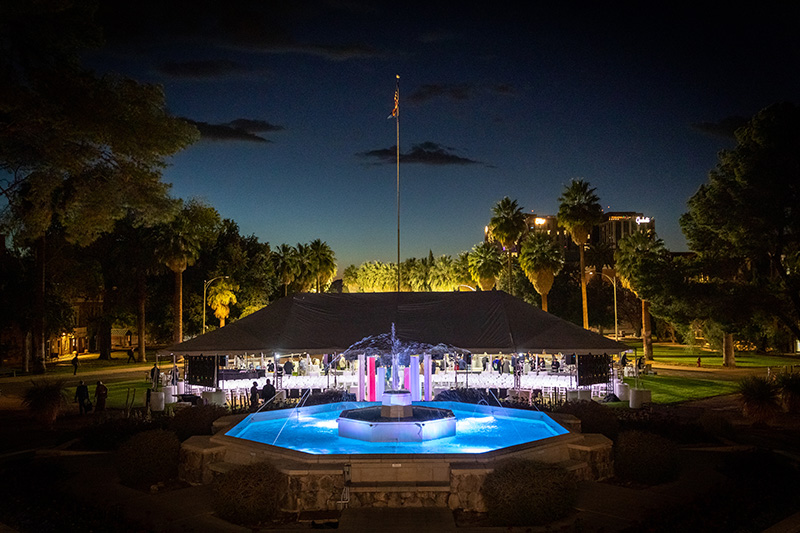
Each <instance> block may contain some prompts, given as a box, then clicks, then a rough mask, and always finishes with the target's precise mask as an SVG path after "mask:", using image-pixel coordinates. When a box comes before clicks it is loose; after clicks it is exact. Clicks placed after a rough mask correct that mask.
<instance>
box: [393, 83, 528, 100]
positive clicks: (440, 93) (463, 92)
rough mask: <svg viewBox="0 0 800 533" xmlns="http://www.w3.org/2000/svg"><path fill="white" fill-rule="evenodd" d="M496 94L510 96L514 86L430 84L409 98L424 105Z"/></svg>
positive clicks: (501, 84)
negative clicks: (432, 101)
mask: <svg viewBox="0 0 800 533" xmlns="http://www.w3.org/2000/svg"><path fill="white" fill-rule="evenodd" d="M486 92H488V93H494V94H498V95H503V96H508V95H513V94H514V93H515V88H514V86H513V85H509V84H507V83H500V84H495V85H488V86H475V85H471V84H468V83H458V84H446V83H430V84H425V85H423V86H421V87H420V88H419V89H417V90H416V91H414V92H413V93H411V94H410V95H409V96H408V101H409V103H412V104H423V103H425V102H427V101H429V100H434V99H436V98H446V99H449V100H452V101H456V102H462V101H464V100H469V99H470V98H472V97H473V96H474V95H475V94H477V93H486Z"/></svg>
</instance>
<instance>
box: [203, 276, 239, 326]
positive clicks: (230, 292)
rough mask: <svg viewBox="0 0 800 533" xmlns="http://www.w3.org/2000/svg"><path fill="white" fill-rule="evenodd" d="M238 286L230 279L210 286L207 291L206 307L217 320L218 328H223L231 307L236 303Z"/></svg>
mask: <svg viewBox="0 0 800 533" xmlns="http://www.w3.org/2000/svg"><path fill="white" fill-rule="evenodd" d="M237 290H239V286H238V285H237V284H236V283H234V282H233V281H231V280H230V279H222V280H220V281H219V283H215V284H212V285H211V288H210V289H208V305H210V306H211V309H213V310H214V316H216V317H217V318H218V319H219V327H221V328H224V327H225V319H227V318H228V317H229V316H230V314H231V305H233V304H235V303H236V293H235V292H234V291H237Z"/></svg>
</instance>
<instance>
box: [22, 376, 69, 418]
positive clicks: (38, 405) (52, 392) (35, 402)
mask: <svg viewBox="0 0 800 533" xmlns="http://www.w3.org/2000/svg"><path fill="white" fill-rule="evenodd" d="M65 386H66V385H65V383H64V380H61V379H56V380H49V379H43V380H41V381H31V386H30V387H28V388H27V389H26V390H25V392H24V393H23V395H22V404H23V405H24V406H25V407H27V408H28V409H29V410H30V411H31V413H33V415H34V416H35V417H36V418H38V419H39V420H40V421H41V422H42V423H43V424H45V425H46V426H48V427H49V426H52V425H53V423H54V422H55V421H56V418H58V415H59V414H60V413H61V409H63V408H64V406H65V405H66V404H67V391H66V389H65Z"/></svg>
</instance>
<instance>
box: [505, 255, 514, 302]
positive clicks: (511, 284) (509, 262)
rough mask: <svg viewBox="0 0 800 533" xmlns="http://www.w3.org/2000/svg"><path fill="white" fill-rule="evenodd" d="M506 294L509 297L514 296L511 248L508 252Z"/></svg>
mask: <svg viewBox="0 0 800 533" xmlns="http://www.w3.org/2000/svg"><path fill="white" fill-rule="evenodd" d="M506 253H507V254H508V292H509V293H510V294H511V296H514V280H512V279H511V248H510V247H509V249H508V251H507V252H506Z"/></svg>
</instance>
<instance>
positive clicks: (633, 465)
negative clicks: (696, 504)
mask: <svg viewBox="0 0 800 533" xmlns="http://www.w3.org/2000/svg"><path fill="white" fill-rule="evenodd" d="M614 470H615V472H616V475H617V477H618V478H619V479H622V480H625V481H635V482H637V483H642V484H645V485H657V484H659V483H664V482H667V481H672V480H673V479H675V478H676V477H678V474H679V473H680V467H679V465H678V447H677V446H676V445H675V443H673V442H672V441H671V440H669V439H665V438H664V437H661V436H659V435H654V434H653V433H645V432H642V431H623V432H622V433H620V434H619V438H618V439H617V443H616V445H615V446H614Z"/></svg>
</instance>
